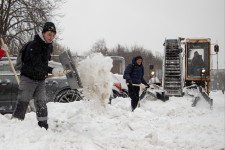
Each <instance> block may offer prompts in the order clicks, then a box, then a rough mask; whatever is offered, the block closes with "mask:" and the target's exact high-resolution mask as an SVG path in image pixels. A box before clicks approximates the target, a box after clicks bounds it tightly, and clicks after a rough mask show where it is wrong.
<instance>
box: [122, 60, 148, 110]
mask: <svg viewBox="0 0 225 150" xmlns="http://www.w3.org/2000/svg"><path fill="white" fill-rule="evenodd" d="M143 76H144V67H143V65H142V57H141V56H136V57H134V58H133V59H132V64H129V65H128V66H127V68H126V69H125V71H124V75H123V78H124V79H126V82H127V84H128V94H129V97H130V98H131V109H132V111H134V109H135V108H136V107H137V104H138V101H139V92H140V87H139V86H133V84H144V85H146V87H147V88H149V85H148V84H147V83H146V81H145V80H144V78H143Z"/></svg>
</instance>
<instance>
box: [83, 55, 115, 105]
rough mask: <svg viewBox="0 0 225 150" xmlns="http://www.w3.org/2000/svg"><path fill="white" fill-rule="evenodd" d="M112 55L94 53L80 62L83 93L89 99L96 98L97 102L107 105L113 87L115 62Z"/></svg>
mask: <svg viewBox="0 0 225 150" xmlns="http://www.w3.org/2000/svg"><path fill="white" fill-rule="evenodd" d="M112 62H113V61H112V59H111V58H110V57H105V56H103V55H102V54H101V53H94V54H91V55H90V56H88V57H87V58H86V59H84V60H82V61H81V62H80V64H79V70H80V79H81V82H82V84H83V87H84V88H83V93H84V95H85V97H86V98H87V99H93V100H95V104H97V105H98V104H100V105H101V106H104V107H105V106H106V103H107V102H108V99H109V96H110V91H111V89H112V73H111V72H110V70H111V68H112V66H113V63H112Z"/></svg>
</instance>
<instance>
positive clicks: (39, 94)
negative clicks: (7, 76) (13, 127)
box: [12, 76, 48, 121]
mask: <svg viewBox="0 0 225 150" xmlns="http://www.w3.org/2000/svg"><path fill="white" fill-rule="evenodd" d="M31 99H34V105H35V108H36V116H37V120H38V121H47V116H48V111H47V105H46V102H47V100H46V90H45V81H34V80H31V79H30V78H28V77H25V76H21V78H20V85H19V91H18V96H17V105H16V109H15V110H14V112H13V115H12V117H15V118H18V119H20V120H23V119H24V118H25V114H26V110H27V106H28V104H29V101H30V100H31Z"/></svg>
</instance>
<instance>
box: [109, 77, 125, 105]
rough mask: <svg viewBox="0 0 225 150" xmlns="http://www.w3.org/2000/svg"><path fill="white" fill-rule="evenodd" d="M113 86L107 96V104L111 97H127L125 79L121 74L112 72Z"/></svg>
mask: <svg viewBox="0 0 225 150" xmlns="http://www.w3.org/2000/svg"><path fill="white" fill-rule="evenodd" d="M112 79H113V87H112V91H111V94H110V98H109V104H111V101H112V99H114V98H116V97H123V98H126V97H128V88H127V85H126V80H125V79H123V75H120V74H112Z"/></svg>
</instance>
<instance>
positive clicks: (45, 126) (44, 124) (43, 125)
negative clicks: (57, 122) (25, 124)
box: [38, 121, 48, 130]
mask: <svg viewBox="0 0 225 150" xmlns="http://www.w3.org/2000/svg"><path fill="white" fill-rule="evenodd" d="M38 125H39V126H40V127H41V128H42V127H44V128H45V129H46V130H48V123H47V121H38Z"/></svg>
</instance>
